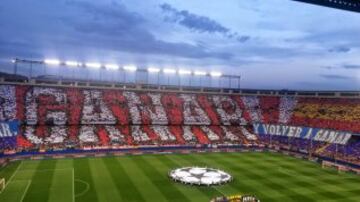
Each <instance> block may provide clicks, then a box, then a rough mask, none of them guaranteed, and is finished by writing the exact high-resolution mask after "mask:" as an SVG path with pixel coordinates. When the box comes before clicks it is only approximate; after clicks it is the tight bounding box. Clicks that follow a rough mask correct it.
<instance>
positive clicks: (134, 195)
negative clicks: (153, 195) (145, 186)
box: [103, 158, 145, 202]
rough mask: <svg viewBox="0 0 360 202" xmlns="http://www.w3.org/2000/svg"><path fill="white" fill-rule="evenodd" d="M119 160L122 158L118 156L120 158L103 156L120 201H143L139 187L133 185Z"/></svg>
mask: <svg viewBox="0 0 360 202" xmlns="http://www.w3.org/2000/svg"><path fill="white" fill-rule="evenodd" d="M121 160H122V158H120V160H117V159H115V158H103V162H104V164H105V166H106V169H107V171H108V172H109V173H110V175H111V178H112V180H113V181H114V184H115V186H116V187H117V189H118V191H119V193H120V196H121V199H122V201H126V202H127V201H129V202H130V201H145V199H144V198H143V196H142V194H141V193H140V191H139V187H136V186H135V185H134V183H133V182H132V181H131V179H130V176H129V175H128V174H127V173H126V172H125V169H124V167H123V165H122V164H121V163H120V161H121Z"/></svg>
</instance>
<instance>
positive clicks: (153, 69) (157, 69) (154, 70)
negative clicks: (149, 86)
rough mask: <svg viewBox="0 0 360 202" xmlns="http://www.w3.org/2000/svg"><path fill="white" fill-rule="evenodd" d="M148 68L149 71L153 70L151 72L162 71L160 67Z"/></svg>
mask: <svg viewBox="0 0 360 202" xmlns="http://www.w3.org/2000/svg"><path fill="white" fill-rule="evenodd" d="M147 70H148V72H151V73H158V72H160V69H159V68H154V67H149V68H148V69H147Z"/></svg>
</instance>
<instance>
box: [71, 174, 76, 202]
mask: <svg viewBox="0 0 360 202" xmlns="http://www.w3.org/2000/svg"><path fill="white" fill-rule="evenodd" d="M72 193H73V202H75V170H74V168H72Z"/></svg>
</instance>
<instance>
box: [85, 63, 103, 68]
mask: <svg viewBox="0 0 360 202" xmlns="http://www.w3.org/2000/svg"><path fill="white" fill-rule="evenodd" d="M85 66H86V67H91V68H96V69H98V68H100V67H101V64H100V63H86V64H85Z"/></svg>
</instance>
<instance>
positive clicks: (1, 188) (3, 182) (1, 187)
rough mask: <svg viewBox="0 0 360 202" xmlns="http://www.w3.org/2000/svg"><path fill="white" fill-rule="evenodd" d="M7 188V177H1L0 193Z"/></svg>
mask: <svg viewBox="0 0 360 202" xmlns="http://www.w3.org/2000/svg"><path fill="white" fill-rule="evenodd" d="M4 189H5V178H0V193H1V192H2V191H3V190H4Z"/></svg>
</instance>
